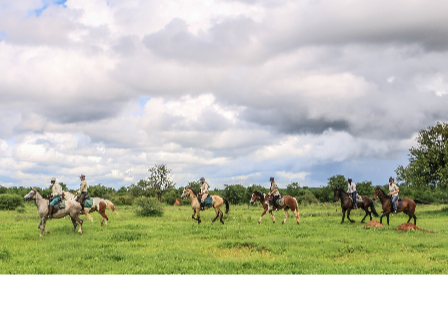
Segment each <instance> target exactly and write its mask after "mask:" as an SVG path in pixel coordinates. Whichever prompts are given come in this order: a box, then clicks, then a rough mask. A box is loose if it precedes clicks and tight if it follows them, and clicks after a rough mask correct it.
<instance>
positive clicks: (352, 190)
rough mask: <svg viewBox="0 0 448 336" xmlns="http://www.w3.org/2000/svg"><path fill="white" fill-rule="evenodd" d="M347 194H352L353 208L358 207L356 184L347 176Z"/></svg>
mask: <svg viewBox="0 0 448 336" xmlns="http://www.w3.org/2000/svg"><path fill="white" fill-rule="evenodd" d="M347 194H349V195H352V197H353V205H354V206H355V207H354V208H355V209H356V208H357V207H358V204H357V203H356V194H357V191H356V184H354V183H353V182H352V178H351V177H349V178H348V186H347Z"/></svg>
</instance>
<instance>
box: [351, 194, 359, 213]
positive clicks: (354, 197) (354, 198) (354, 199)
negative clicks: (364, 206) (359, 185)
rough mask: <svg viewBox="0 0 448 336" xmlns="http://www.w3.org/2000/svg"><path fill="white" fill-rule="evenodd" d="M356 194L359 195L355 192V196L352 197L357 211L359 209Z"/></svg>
mask: <svg viewBox="0 0 448 336" xmlns="http://www.w3.org/2000/svg"><path fill="white" fill-rule="evenodd" d="M356 194H357V192H356V191H354V192H353V195H352V197H353V204H354V205H355V209H356V208H357V207H358V204H357V203H356Z"/></svg>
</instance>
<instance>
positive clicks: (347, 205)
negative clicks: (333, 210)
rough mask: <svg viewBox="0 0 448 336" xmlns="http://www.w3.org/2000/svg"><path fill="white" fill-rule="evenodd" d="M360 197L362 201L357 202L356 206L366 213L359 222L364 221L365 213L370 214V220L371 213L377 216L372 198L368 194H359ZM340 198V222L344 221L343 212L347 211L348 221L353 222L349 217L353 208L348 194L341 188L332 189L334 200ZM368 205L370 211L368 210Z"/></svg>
mask: <svg viewBox="0 0 448 336" xmlns="http://www.w3.org/2000/svg"><path fill="white" fill-rule="evenodd" d="M360 196H361V198H362V202H358V208H360V209H363V210H364V211H365V212H366V215H365V216H364V218H363V219H362V220H361V223H364V219H366V217H367V215H368V216H370V220H372V213H373V215H374V216H375V217H379V215H378V213H377V212H376V210H375V206H374V205H373V200H372V199H371V198H370V197H368V196H363V195H360ZM339 199H340V200H341V208H342V222H341V224H342V223H344V219H345V212H346V211H347V218H348V220H349V221H350V222H352V223H354V222H355V221H354V220H351V219H350V211H351V210H352V209H353V202H352V200H351V199H350V197H348V194H347V193H346V192H345V191H344V190H343V189H341V188H336V189H334V201H335V202H337V201H338V200H339ZM369 207H370V211H369Z"/></svg>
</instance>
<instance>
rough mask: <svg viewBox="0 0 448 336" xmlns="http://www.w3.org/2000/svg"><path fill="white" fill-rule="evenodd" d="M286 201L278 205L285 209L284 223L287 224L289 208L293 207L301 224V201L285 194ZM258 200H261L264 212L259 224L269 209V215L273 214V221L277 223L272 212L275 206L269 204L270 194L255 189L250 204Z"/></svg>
mask: <svg viewBox="0 0 448 336" xmlns="http://www.w3.org/2000/svg"><path fill="white" fill-rule="evenodd" d="M283 198H284V200H285V202H284V204H283V205H281V206H280V205H277V207H278V209H279V210H280V209H285V219H284V220H283V222H282V225H283V224H285V222H286V220H287V219H288V217H289V213H288V210H289V209H291V211H292V212H294V215H295V216H296V221H297V224H300V216H299V203H298V202H297V200H296V199H295V198H294V197H292V196H288V195H285V196H283ZM257 200H259V201H260V203H261V205H262V206H263V209H264V211H263V213H262V214H261V217H260V219H259V220H258V224H260V223H261V220H262V219H263V216H264V215H265V214H266V212H267V211H269V215H271V218H272V222H273V223H275V217H274V215H273V214H272V210H274V207H273V206H272V205H270V204H269V196H268V195H266V194H265V193H262V192H260V191H258V190H254V191H253V192H252V197H251V198H250V204H254V203H255V202H256V201H257Z"/></svg>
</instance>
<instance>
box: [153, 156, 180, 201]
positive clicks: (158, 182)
mask: <svg viewBox="0 0 448 336" xmlns="http://www.w3.org/2000/svg"><path fill="white" fill-rule="evenodd" d="M148 172H149V173H150V176H149V177H148V183H149V187H150V188H151V189H152V190H153V191H154V193H155V194H156V195H157V200H158V201H159V202H161V201H162V195H163V194H164V193H166V192H167V191H170V190H172V189H174V187H175V183H173V181H171V178H170V176H169V174H170V173H171V169H168V167H167V166H166V165H165V164H163V163H162V164H156V165H155V166H154V167H151V168H149V169H148Z"/></svg>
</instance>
